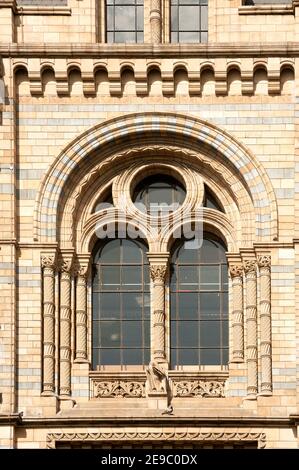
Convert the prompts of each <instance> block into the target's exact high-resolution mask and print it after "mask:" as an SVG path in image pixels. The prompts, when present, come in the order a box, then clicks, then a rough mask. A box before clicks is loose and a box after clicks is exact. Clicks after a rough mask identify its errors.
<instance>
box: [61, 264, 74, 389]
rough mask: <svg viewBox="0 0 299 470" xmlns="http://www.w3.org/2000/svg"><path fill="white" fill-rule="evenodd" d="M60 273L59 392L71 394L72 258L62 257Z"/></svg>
mask: <svg viewBox="0 0 299 470" xmlns="http://www.w3.org/2000/svg"><path fill="white" fill-rule="evenodd" d="M60 270H61V274H60V364H59V367H60V387H59V394H60V395H62V396H64V395H65V396H69V395H70V394H71V286H72V258H67V257H63V259H62V262H61V267H60Z"/></svg>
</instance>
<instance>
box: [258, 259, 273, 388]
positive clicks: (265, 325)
mask: <svg viewBox="0 0 299 470" xmlns="http://www.w3.org/2000/svg"><path fill="white" fill-rule="evenodd" d="M258 265H259V271H260V329H261V332H260V338H261V390H260V394H261V395H264V396H269V395H272V352H271V257H270V255H263V256H259V258H258Z"/></svg>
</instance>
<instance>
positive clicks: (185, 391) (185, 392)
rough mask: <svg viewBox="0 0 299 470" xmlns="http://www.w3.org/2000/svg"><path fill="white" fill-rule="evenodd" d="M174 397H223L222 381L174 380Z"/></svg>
mask: <svg viewBox="0 0 299 470" xmlns="http://www.w3.org/2000/svg"><path fill="white" fill-rule="evenodd" d="M173 396H174V397H215V398H216V397H218V398H221V397H224V381H214V380H213V381H201V380H190V381H187V380H186V381H182V380H180V381H178V382H177V381H174V382H173Z"/></svg>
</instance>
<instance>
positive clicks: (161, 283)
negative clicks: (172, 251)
mask: <svg viewBox="0 0 299 470" xmlns="http://www.w3.org/2000/svg"><path fill="white" fill-rule="evenodd" d="M166 271H167V265H166V264H159V265H158V264H151V265H150V273H151V278H152V281H153V285H152V305H153V319H152V325H153V328H152V333H153V334H152V338H151V355H152V358H153V361H155V362H158V363H161V362H166V350H165V276H166Z"/></svg>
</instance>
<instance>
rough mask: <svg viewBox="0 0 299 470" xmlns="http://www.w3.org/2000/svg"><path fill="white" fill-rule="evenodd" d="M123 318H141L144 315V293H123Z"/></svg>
mask: <svg viewBox="0 0 299 470" xmlns="http://www.w3.org/2000/svg"><path fill="white" fill-rule="evenodd" d="M122 303H123V305H122V307H123V318H124V319H130V320H134V319H135V320H140V319H141V315H142V304H143V296H142V294H135V293H134V294H133V293H132V294H129V293H123V294H122Z"/></svg>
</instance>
